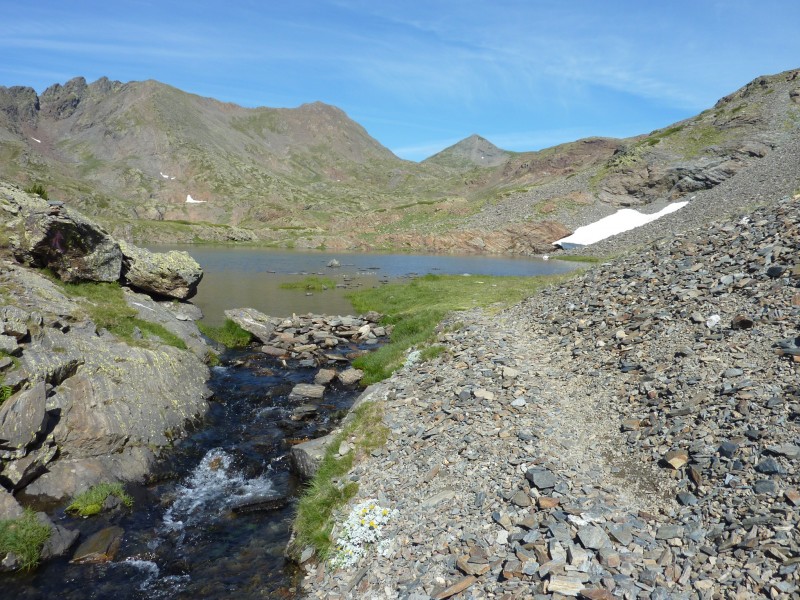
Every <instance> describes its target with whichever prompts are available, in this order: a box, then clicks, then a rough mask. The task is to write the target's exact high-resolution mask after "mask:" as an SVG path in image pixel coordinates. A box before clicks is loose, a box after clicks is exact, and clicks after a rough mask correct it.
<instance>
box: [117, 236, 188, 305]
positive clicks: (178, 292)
mask: <svg viewBox="0 0 800 600" xmlns="http://www.w3.org/2000/svg"><path fill="white" fill-rule="evenodd" d="M120 248H121V249H122V255H123V256H124V258H125V260H124V266H123V277H124V279H125V281H126V282H127V283H128V285H130V286H131V287H134V288H136V289H138V290H141V291H143V292H145V293H147V294H152V295H156V296H165V297H167V298H176V299H178V300H187V299H188V298H191V297H192V296H194V295H195V294H196V293H197V286H198V285H199V283H200V280H201V279H202V278H203V270H202V269H201V268H200V265H199V264H197V261H196V260H194V259H193V258H192V257H191V256H189V254H188V253H187V252H177V251H172V252H164V253H156V252H150V251H149V250H145V249H143V248H138V247H136V246H133V245H131V244H127V243H125V242H120Z"/></svg>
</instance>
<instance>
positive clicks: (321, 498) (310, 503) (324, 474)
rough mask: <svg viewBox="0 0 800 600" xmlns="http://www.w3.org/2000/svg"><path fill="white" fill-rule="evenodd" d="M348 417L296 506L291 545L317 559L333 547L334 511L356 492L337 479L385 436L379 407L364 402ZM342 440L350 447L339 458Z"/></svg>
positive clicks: (385, 430)
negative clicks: (311, 551) (310, 550)
mask: <svg viewBox="0 0 800 600" xmlns="http://www.w3.org/2000/svg"><path fill="white" fill-rule="evenodd" d="M351 414H352V415H353V419H352V421H350V422H349V423H348V424H347V425H346V426H345V427H344V429H343V430H342V431H341V432H340V433H339V434H338V435H337V436H335V437H334V439H333V441H332V442H331V444H330V445H329V446H328V448H327V449H326V451H325V456H324V457H323V459H322V462H321V463H320V466H319V470H318V471H317V473H316V475H315V476H314V478H313V479H312V480H311V481H310V482H309V484H308V487H307V488H306V490H305V492H304V493H303V496H302V497H301V498H300V502H299V503H298V505H297V518H296V519H295V524H294V528H295V533H296V540H295V546H296V547H298V548H304V547H306V546H313V547H314V549H315V550H316V553H317V556H319V557H320V558H321V559H325V558H327V557H328V556H329V555H330V552H331V549H332V547H333V540H331V532H332V531H333V524H334V516H335V513H336V511H337V509H339V508H341V507H342V506H344V505H345V504H346V503H347V502H348V500H350V499H351V498H352V497H353V496H355V495H356V493H357V492H358V484H357V483H355V482H345V481H343V480H342V479H341V478H342V477H344V476H345V475H346V474H347V473H348V472H349V471H350V469H352V468H353V465H354V464H355V462H356V461H357V460H358V459H359V458H360V457H363V456H366V455H367V454H369V453H370V452H372V451H373V450H375V449H376V448H380V447H381V446H383V445H384V444H385V443H386V440H387V438H388V436H389V429H388V428H387V427H386V426H385V425H384V424H383V407H382V405H381V404H379V403H377V402H365V403H364V404H362V405H361V406H359V407H358V408H357V409H356V410H354V411H353V412H352V413H351ZM345 440H347V441H348V442H349V443H350V444H352V445H353V449H352V450H351V451H350V452H348V453H347V454H345V455H344V456H339V447H340V445H341V443H342V442H343V441H345Z"/></svg>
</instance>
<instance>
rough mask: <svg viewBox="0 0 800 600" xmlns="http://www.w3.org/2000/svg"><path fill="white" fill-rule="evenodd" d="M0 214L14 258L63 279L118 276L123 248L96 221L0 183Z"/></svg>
mask: <svg viewBox="0 0 800 600" xmlns="http://www.w3.org/2000/svg"><path fill="white" fill-rule="evenodd" d="M0 216H1V217H2V221H4V222H5V228H6V231H5V232H4V233H5V235H6V236H7V237H8V242H9V246H10V249H11V251H12V253H13V254H14V257H15V258H16V259H17V260H18V261H19V262H21V263H23V264H26V265H30V266H33V267H39V268H43V267H47V268H49V269H52V271H53V272H55V273H56V274H57V275H58V277H59V278H60V279H62V280H63V281H105V282H109V281H118V280H119V278H120V274H121V271H122V252H121V250H120V248H119V245H118V244H117V242H116V241H115V240H114V239H113V238H112V237H111V236H110V235H109V234H107V233H106V232H105V231H104V230H103V229H102V228H101V227H100V226H99V225H97V224H95V223H94V222H92V221H90V220H89V219H87V218H85V217H84V216H83V215H81V214H80V213H77V212H75V211H73V210H71V209H69V208H67V207H65V206H61V205H58V204H50V203H48V202H46V201H45V200H43V199H41V198H39V197H38V196H32V195H29V194H26V193H25V192H23V191H22V190H20V189H19V188H17V187H15V186H9V185H7V184H5V183H2V182H0Z"/></svg>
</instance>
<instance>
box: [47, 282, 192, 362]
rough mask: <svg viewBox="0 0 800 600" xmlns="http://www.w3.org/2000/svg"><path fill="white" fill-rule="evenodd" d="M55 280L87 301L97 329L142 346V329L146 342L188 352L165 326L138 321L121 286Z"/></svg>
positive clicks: (88, 309) (70, 294) (179, 339)
mask: <svg viewBox="0 0 800 600" xmlns="http://www.w3.org/2000/svg"><path fill="white" fill-rule="evenodd" d="M51 279H52V280H53V281H55V282H56V283H57V284H58V285H60V286H61V288H62V289H63V290H64V293H65V294H67V295H68V296H70V297H72V298H83V299H84V300H86V304H85V308H86V312H87V313H88V314H89V318H90V319H91V320H92V321H94V323H95V325H97V326H98V327H103V328H105V329H108V330H109V331H110V332H111V333H113V334H114V335H116V336H118V337H120V338H122V339H123V340H125V341H126V342H127V343H129V344H131V345H138V344H140V343H141V340H139V339H137V337H136V336H135V333H136V330H137V329H138V330H139V332H140V333H141V334H142V335H143V336H144V337H145V338H147V337H148V336H149V337H155V338H158V339H160V340H161V341H162V342H163V343H165V344H167V345H169V346H174V347H175V348H180V349H181V350H186V343H185V342H184V341H183V340H182V339H181V338H180V337H178V336H177V335H175V334H174V333H172V332H171V331H169V330H168V329H166V328H165V327H164V326H163V325H160V324H159V323H153V322H151V321H145V320H144V319H140V318H138V316H137V315H138V313H137V312H136V310H135V309H133V308H131V307H130V306H128V304H127V303H126V302H125V294H124V293H123V291H122V287H120V285H119V284H118V283H94V282H88V283H63V282H62V281H60V280H59V279H57V278H55V277H51Z"/></svg>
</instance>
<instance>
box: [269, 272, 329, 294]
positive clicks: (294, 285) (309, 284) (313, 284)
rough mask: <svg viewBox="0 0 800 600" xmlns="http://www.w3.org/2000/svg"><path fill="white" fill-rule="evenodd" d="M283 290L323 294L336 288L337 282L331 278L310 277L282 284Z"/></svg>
mask: <svg viewBox="0 0 800 600" xmlns="http://www.w3.org/2000/svg"><path fill="white" fill-rule="evenodd" d="M278 287H280V288H281V289H282V290H307V291H313V292H321V291H323V290H329V289H332V288H335V287H336V282H335V281H334V280H333V279H331V278H330V277H317V276H316V275H309V276H308V277H306V278H305V279H301V280H299V281H287V282H285V283H282V284H280V285H279V286H278Z"/></svg>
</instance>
